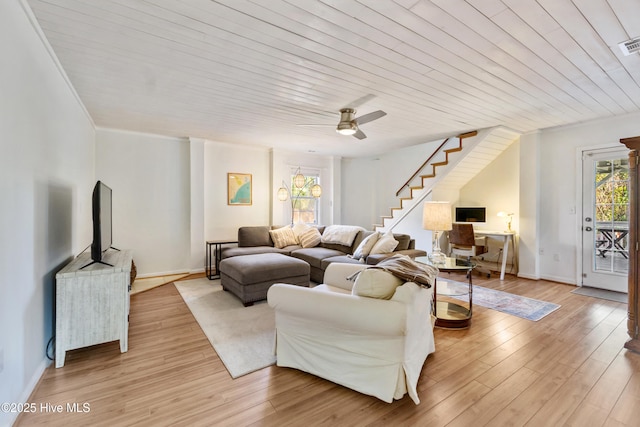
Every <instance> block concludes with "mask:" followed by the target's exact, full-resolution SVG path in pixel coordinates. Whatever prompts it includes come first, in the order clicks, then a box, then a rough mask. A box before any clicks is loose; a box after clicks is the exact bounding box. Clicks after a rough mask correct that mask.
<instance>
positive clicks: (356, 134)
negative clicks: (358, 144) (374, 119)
mask: <svg viewBox="0 0 640 427" xmlns="http://www.w3.org/2000/svg"><path fill="white" fill-rule="evenodd" d="M353 136H354V138H358V139H365V138H366V137H367V135H365V134H364V132H362V131H361V130H360V129H358V130H357V131H356V133H354V134H353Z"/></svg>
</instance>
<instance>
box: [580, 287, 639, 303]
mask: <svg viewBox="0 0 640 427" xmlns="http://www.w3.org/2000/svg"><path fill="white" fill-rule="evenodd" d="M571 293H574V294H578V295H584V296H587V297H594V298H600V299H606V300H609V301H615V302H622V303H625V304H628V303H629V295H628V294H625V293H623V292H614V291H609V290H606V289H598V288H590V287H588V286H580V287H577V288H576V289H574V290H572V291H571Z"/></svg>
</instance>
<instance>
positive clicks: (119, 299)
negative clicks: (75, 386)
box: [55, 249, 133, 368]
mask: <svg viewBox="0 0 640 427" xmlns="http://www.w3.org/2000/svg"><path fill="white" fill-rule="evenodd" d="M132 259H133V255H132V252H131V251H125V250H123V251H118V250H115V249H109V250H108V251H107V252H105V253H104V254H103V261H104V262H106V263H109V264H111V265H112V266H108V265H104V264H99V263H95V264H91V265H88V264H90V263H91V254H90V253H89V252H83V253H81V254H80V255H78V256H77V257H76V258H75V259H74V260H73V261H71V262H70V263H69V264H67V265H66V266H65V267H64V268H63V269H62V270H60V271H59V272H58V273H57V274H56V337H55V348H56V368H60V367H62V366H64V359H65V354H66V351H67V350H74V349H76V348H81V347H88V346H90V345H95V344H101V343H105V342H110V341H116V340H120V352H122V353H124V352H126V351H127V349H128V335H129V285H130V281H131V262H132ZM87 265H88V266H87ZM85 266H87V267H85ZM82 267H85V268H82Z"/></svg>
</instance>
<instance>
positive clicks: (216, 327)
mask: <svg viewBox="0 0 640 427" xmlns="http://www.w3.org/2000/svg"><path fill="white" fill-rule="evenodd" d="M174 285H175V286H176V288H177V289H178V292H180V295H181V296H182V299H183V300H184V302H185V303H186V304H187V306H189V309H190V310H191V313H193V316H194V317H195V318H196V321H197V322H198V324H199V325H200V327H201V328H202V330H203V331H204V333H205V335H206V336H207V338H208V339H209V341H210V342H211V345H212V346H213V348H214V349H215V351H216V353H218V356H219V357H220V359H221V360H222V363H224V366H225V367H226V368H227V370H228V371H229V374H231V377H232V378H238V377H240V376H242V375H246V374H248V373H250V372H253V371H257V370H258V369H262V368H264V367H267V366H270V365H273V364H274V363H275V362H276V356H275V354H274V344H275V314H274V312H273V309H272V308H271V307H269V305H268V304H267V303H266V301H265V302H257V303H254V305H253V306H251V307H244V306H243V305H242V303H241V302H240V300H239V299H238V298H236V297H235V296H233V295H232V294H230V293H229V292H225V291H223V290H222V286H221V285H220V280H219V279H218V280H209V279H207V278H201V279H193V280H184V281H178V282H174Z"/></svg>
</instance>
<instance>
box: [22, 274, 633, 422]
mask: <svg viewBox="0 0 640 427" xmlns="http://www.w3.org/2000/svg"><path fill="white" fill-rule="evenodd" d="M451 276H452V278H455V279H456V280H464V277H455V275H453V274H452V275H451ZM474 283H475V284H481V285H483V286H487V287H491V288H495V289H502V290H507V291H509V292H513V293H517V294H521V295H525V296H528V297H532V298H538V299H543V300H546V301H551V302H555V303H558V304H562V308H561V309H559V310H557V311H556V312H554V313H552V314H550V315H549V316H547V317H545V318H544V319H542V320H540V321H538V322H531V321H527V320H523V319H520V318H517V317H513V316H510V315H507V314H503V313H500V312H497V311H494V310H489V309H486V308H483V307H480V306H475V307H474V317H473V321H472V325H471V327H470V328H469V329H467V330H458V331H455V330H443V329H436V331H435V337H436V352H435V353H434V354H432V355H430V356H429V358H428V359H427V362H426V363H425V366H424V368H423V371H422V376H421V378H420V382H419V384H418V387H419V395H420V399H421V403H420V405H417V406H416V405H415V404H414V403H413V402H412V401H411V400H410V399H409V398H408V397H406V396H405V398H403V399H402V400H399V401H395V402H393V403H391V404H387V403H384V402H382V401H380V400H377V399H375V398H373V397H369V396H365V395H362V394H359V393H356V392H354V391H352V390H349V389H346V388H344V387H340V386H338V385H335V384H333V383H330V382H328V381H325V380H322V379H320V378H316V377H314V376H312V375H309V374H306V373H303V372H299V371H296V370H292V369H287V368H278V367H269V368H265V369H262V370H260V371H257V372H254V373H251V374H249V375H246V376H243V377H240V378H238V379H236V380H233V379H231V377H230V376H229V374H228V373H227V371H226V370H225V367H224V365H223V364H222V362H221V361H220V359H219V358H218V356H217V355H216V353H215V351H214V350H213V348H212V347H211V345H210V344H209V341H208V340H207V338H206V337H205V336H204V334H203V332H202V330H201V329H200V327H199V326H198V324H197V323H196V321H195V320H194V318H193V316H192V315H191V313H190V311H189V309H188V308H187V306H186V305H185V304H184V302H183V301H182V299H181V297H180V295H179V294H178V292H177V290H176V288H175V286H174V285H173V284H168V285H163V286H161V287H159V288H156V289H152V290H149V291H146V292H143V293H140V294H137V295H132V296H131V316H130V333H129V351H128V352H127V353H124V354H121V353H120V352H119V346H118V344H117V343H109V344H104V345H100V346H94V347H92V348H88V349H80V350H75V351H71V352H68V353H67V359H66V364H65V366H64V367H63V368H60V369H54V368H53V367H50V368H48V369H47V370H46V372H45V374H44V376H43V378H42V380H41V381H40V383H39V385H38V387H37V389H36V390H35V392H34V394H33V396H32V397H31V399H30V402H35V403H36V404H37V405H38V407H40V405H41V404H44V403H50V404H56V405H57V404H60V405H63V406H65V411H63V413H62V414H57V413H46V412H43V411H40V410H38V411H37V412H36V413H33V414H23V415H22V416H21V418H19V419H18V422H17V425H19V426H31V425H40V424H46V425H47V426H75V425H78V426H87V425H91V426H100V425H105V426H123V425H136V426H162V425H171V426H181V425H184V426H194V425H203V426H217V425H221V426H244V425H256V426H257V425H264V426H301V425H304V426H311V425H331V426H352V425H353V426H356V425H357V426H364V425H376V426H377V425H379V426H383V425H386V426H388V425H393V426H396V425H401V426H409V425H411V426H414V425H419V426H430V427H433V426H474V427H478V426H484V425H487V426H492V427H493V426H520V425H526V426H564V425H567V426H580V427H583V426H638V425H640V355H638V354H634V353H631V352H629V351H627V350H625V349H624V348H623V344H624V342H625V341H626V340H627V335H626V315H627V309H626V307H627V306H626V304H620V303H615V302H611V301H606V300H602V299H596V298H591V297H585V296H580V295H576V294H572V293H571V290H572V289H574V287H573V286H569V285H562V284H557V283H552V282H545V281H529V280H524V279H516V278H514V277H513V276H510V275H508V276H507V279H506V280H505V281H504V282H500V281H499V280H497V279H495V278H492V279H486V278H478V276H474ZM85 402H86V403H88V404H89V408H90V411H89V412H86V413H68V412H67V411H66V405H67V404H68V403H80V404H83V403H85Z"/></svg>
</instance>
